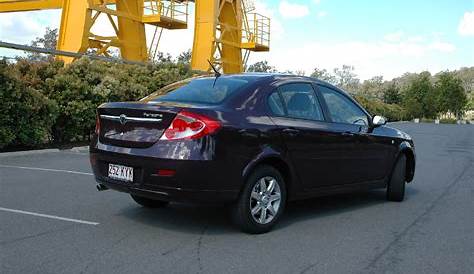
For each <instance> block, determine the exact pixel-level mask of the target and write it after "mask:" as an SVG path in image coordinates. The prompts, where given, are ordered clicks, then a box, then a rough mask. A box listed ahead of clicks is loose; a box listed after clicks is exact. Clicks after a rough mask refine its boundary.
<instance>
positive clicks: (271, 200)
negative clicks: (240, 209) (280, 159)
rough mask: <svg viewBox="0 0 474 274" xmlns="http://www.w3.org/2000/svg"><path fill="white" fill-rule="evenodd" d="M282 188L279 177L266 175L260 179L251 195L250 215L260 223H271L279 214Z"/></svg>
mask: <svg viewBox="0 0 474 274" xmlns="http://www.w3.org/2000/svg"><path fill="white" fill-rule="evenodd" d="M280 202H281V189H280V184H279V183H278V181H277V179H275V178H274V177H271V176H266V177H263V178H261V179H260V180H258V181H257V182H256V183H255V185H254V187H253V188H252V193H251V195H250V215H252V218H253V219H254V220H255V221H256V222H257V223H259V224H268V223H270V222H271V221H272V220H273V219H274V218H275V216H276V215H277V214H278V210H279V209H280Z"/></svg>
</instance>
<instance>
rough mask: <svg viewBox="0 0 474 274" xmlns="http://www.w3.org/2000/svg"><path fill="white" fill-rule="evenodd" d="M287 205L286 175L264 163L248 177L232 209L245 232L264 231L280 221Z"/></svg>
mask: <svg viewBox="0 0 474 274" xmlns="http://www.w3.org/2000/svg"><path fill="white" fill-rule="evenodd" d="M270 185H272V186H270ZM262 188H263V189H264V191H262ZM285 205H286V185H285V181H284V179H283V176H282V175H281V174H280V172H279V171H278V170H276V169H275V168H273V167H271V166H267V165H264V166H260V167H258V168H256V169H255V170H254V171H253V172H252V173H251V174H250V176H249V177H248V179H247V181H246V182H245V186H244V188H243V189H242V192H241V193H240V196H239V199H238V201H237V203H236V204H234V206H233V208H232V217H233V220H234V223H235V224H236V225H237V226H238V227H240V229H241V230H242V231H243V232H246V233H251V234H260V233H265V232H268V231H270V230H271V229H272V228H273V226H274V225H275V224H276V223H277V221H278V219H279V218H280V216H281V215H282V213H283V211H284V209H285ZM252 209H254V211H255V212H254V213H252ZM262 215H263V216H262Z"/></svg>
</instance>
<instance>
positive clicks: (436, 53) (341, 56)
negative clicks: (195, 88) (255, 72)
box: [250, 35, 459, 80]
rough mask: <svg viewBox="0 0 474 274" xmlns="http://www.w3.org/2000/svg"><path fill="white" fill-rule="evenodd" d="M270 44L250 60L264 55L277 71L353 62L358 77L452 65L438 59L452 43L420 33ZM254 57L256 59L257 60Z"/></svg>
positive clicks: (448, 51)
mask: <svg viewBox="0 0 474 274" xmlns="http://www.w3.org/2000/svg"><path fill="white" fill-rule="evenodd" d="M288 47H292V45H285V47H279V48H277V47H274V48H272V49H271V51H270V52H269V53H268V54H266V55H263V56H255V57H254V58H253V59H252V60H251V62H250V63H252V62H254V61H258V60H263V59H266V60H268V61H269V63H270V64H272V65H275V66H276V67H277V69H279V70H281V71H285V70H292V71H297V70H304V71H305V72H306V73H307V74H310V73H311V72H312V70H313V69H314V68H315V67H318V68H320V69H327V70H329V71H332V69H333V68H335V67H341V66H342V65H344V64H347V65H353V66H354V67H355V68H356V73H357V74H358V75H359V76H360V78H361V79H363V80H364V79H369V78H371V77H373V76H374V75H383V76H384V78H386V79H392V78H394V77H396V76H399V75H401V74H403V73H405V72H407V71H410V72H419V71H423V70H429V71H432V72H437V71H440V70H442V69H454V68H456V65H458V66H459V64H450V67H446V65H445V64H444V63H442V61H440V60H441V59H443V57H442V56H449V54H452V53H453V52H454V51H455V50H456V47H455V46H454V45H453V44H450V43H447V42H442V41H441V40H431V41H424V39H421V37H415V39H411V38H410V37H407V38H405V37H404V36H403V35H402V36H401V37H400V38H399V39H398V41H387V40H386V39H382V40H380V41H362V40H355V41H346V42H339V43H330V42H319V41H313V42H308V43H305V44H303V45H301V46H296V47H292V50H291V51H288ZM257 59H258V60H257Z"/></svg>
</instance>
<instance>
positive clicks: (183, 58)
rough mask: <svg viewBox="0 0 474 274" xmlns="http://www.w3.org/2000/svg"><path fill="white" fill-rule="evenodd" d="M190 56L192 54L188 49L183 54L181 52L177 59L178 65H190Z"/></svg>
mask: <svg viewBox="0 0 474 274" xmlns="http://www.w3.org/2000/svg"><path fill="white" fill-rule="evenodd" d="M191 56H192V52H191V50H190V49H188V50H187V51H185V52H182V53H181V54H179V56H178V58H177V60H178V63H184V64H188V65H189V64H191Z"/></svg>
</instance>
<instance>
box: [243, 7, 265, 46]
mask: <svg viewBox="0 0 474 274" xmlns="http://www.w3.org/2000/svg"><path fill="white" fill-rule="evenodd" d="M242 40H243V41H242V42H243V43H255V44H257V45H260V46H265V47H270V18H268V17H266V16H263V15H261V14H259V13H248V14H247V24H245V27H244V29H243V30H242Z"/></svg>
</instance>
